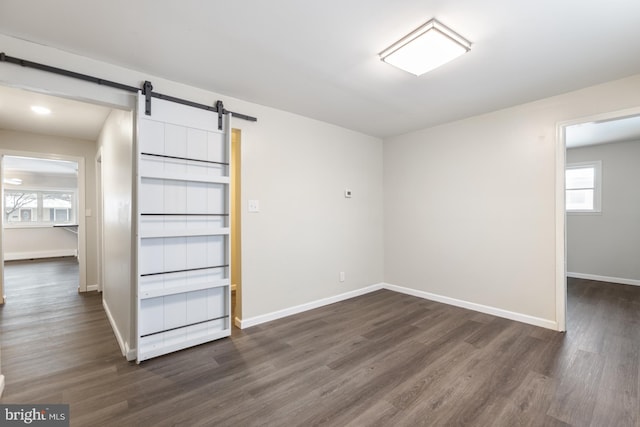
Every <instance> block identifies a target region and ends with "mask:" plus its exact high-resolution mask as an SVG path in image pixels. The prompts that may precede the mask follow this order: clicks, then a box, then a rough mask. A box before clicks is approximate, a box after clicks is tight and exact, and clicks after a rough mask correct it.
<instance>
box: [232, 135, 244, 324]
mask: <svg viewBox="0 0 640 427" xmlns="http://www.w3.org/2000/svg"><path fill="white" fill-rule="evenodd" d="M240 140H241V131H240V129H232V130H231V156H230V157H231V159H230V163H231V171H230V179H231V197H230V198H231V204H230V205H231V206H230V207H231V212H230V216H231V218H230V219H231V221H230V222H231V224H230V225H231V319H232V321H231V322H232V324H233V325H236V326H238V324H239V321H240V319H242V240H241V211H242V209H241V208H242V203H241V192H240V189H241V182H240V179H241V178H240V175H241V174H240V171H241V157H242V156H241V149H240ZM238 327H239V326H238Z"/></svg>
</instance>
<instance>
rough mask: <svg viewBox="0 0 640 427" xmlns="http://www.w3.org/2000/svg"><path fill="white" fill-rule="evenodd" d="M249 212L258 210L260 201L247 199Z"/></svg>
mask: <svg viewBox="0 0 640 427" xmlns="http://www.w3.org/2000/svg"><path fill="white" fill-rule="evenodd" d="M249 212H260V201H258V200H249Z"/></svg>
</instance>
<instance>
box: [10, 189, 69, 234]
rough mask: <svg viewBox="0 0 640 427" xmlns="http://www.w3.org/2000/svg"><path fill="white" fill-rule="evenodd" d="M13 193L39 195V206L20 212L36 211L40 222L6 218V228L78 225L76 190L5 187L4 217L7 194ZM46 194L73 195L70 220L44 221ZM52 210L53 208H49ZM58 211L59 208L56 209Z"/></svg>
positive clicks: (37, 200) (37, 201)
mask: <svg viewBox="0 0 640 427" xmlns="http://www.w3.org/2000/svg"><path fill="white" fill-rule="evenodd" d="M11 192H22V193H35V194H37V199H36V204H37V206H36V207H35V208H20V211H22V210H23V209H25V210H26V209H30V210H33V209H35V210H36V218H38V217H39V219H40V221H15V222H13V221H9V220H8V219H7V218H6V217H5V218H4V220H3V224H4V228H49V227H53V226H54V225H75V224H77V223H78V205H79V200H78V193H77V191H76V190H75V189H72V188H50V187H28V188H27V187H25V188H13V187H11V188H8V187H5V188H4V191H3V192H2V196H3V200H2V206H3V212H2V215H5V213H4V206H5V203H6V197H7V193H11ZM46 193H66V194H71V195H72V200H71V208H70V212H69V220H68V221H65V222H57V221H43V220H42V219H43V215H44V212H43V211H44V209H45V207H44V198H43V195H44V194H46ZM49 209H51V208H49ZM54 209H57V208H54ZM19 215H21V213H20V212H19Z"/></svg>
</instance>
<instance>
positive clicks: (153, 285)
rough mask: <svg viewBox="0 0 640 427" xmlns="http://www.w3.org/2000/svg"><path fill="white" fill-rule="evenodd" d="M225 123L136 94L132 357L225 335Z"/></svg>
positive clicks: (228, 299)
mask: <svg viewBox="0 0 640 427" xmlns="http://www.w3.org/2000/svg"><path fill="white" fill-rule="evenodd" d="M228 123H229V120H228V117H226V116H225V120H223V129H218V126H219V124H218V115H217V114H216V113H215V112H212V111H207V110H203V109H198V108H194V107H189V106H185V105H182V104H178V103H174V102H171V101H165V100H161V99H156V98H153V99H152V103H151V115H146V114H145V97H144V95H139V97H138V140H137V150H138V152H137V160H138V170H137V198H138V208H137V216H138V218H137V242H138V265H137V303H138V307H137V331H138V332H137V338H138V339H137V346H136V348H137V361H138V363H139V362H141V361H143V360H146V359H149V358H152V357H156V356H160V355H162V354H166V353H170V352H173V351H177V350H181V349H184V348H187V347H190V346H194V345H198V344H202V343H204V342H207V341H211V340H215V339H219V338H222V337H226V336H229V335H231V291H230V271H231V268H230V265H229V264H230V251H229V245H230V236H229V230H230V227H229V218H230V217H229V206H230V199H229V197H230V192H229V159H230V157H229V155H230V153H229V149H230V134H231V132H230V131H229V129H228Z"/></svg>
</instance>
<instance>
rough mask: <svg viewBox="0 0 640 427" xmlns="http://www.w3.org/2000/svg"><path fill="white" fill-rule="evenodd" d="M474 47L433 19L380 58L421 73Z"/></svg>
mask: <svg viewBox="0 0 640 427" xmlns="http://www.w3.org/2000/svg"><path fill="white" fill-rule="evenodd" d="M469 50H471V42H470V41H469V40H467V39H465V38H464V37H462V36H461V35H460V34H458V33H456V32H455V31H453V30H452V29H450V28H448V27H446V26H445V25H443V24H442V23H440V22H438V21H437V20H436V19H431V20H430V21H428V22H427V23H426V24H424V25H422V26H421V27H419V28H418V29H416V30H415V31H413V32H411V33H410V34H408V35H406V36H405V37H403V38H402V39H400V40H398V41H397V42H396V43H394V44H392V45H391V46H389V47H388V48H386V49H385V50H383V51H382V52H380V59H381V60H382V61H384V62H386V63H387V64H391V65H393V66H395V67H398V68H400V69H401V70H404V71H407V72H409V73H411V74H415V75H416V76H419V75H421V74H424V73H426V72H427V71H431V70H433V69H434V68H438V67H439V66H441V65H443V64H446V63H447V62H449V61H451V60H453V59H455V58H457V57H458V56H460V55H463V54H465V53H467V52H468V51H469Z"/></svg>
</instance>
